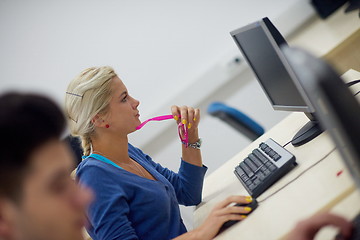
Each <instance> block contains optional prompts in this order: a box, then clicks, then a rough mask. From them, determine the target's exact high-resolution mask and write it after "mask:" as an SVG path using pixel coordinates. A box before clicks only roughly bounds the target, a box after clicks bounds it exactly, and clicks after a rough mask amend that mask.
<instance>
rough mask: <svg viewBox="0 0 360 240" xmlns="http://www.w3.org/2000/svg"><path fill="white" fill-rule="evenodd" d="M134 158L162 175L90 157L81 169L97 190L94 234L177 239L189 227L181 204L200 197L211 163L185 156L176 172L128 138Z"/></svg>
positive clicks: (97, 236) (92, 213)
mask: <svg viewBox="0 0 360 240" xmlns="http://www.w3.org/2000/svg"><path fill="white" fill-rule="evenodd" d="M129 156H130V158H132V159H134V160H135V161H137V162H138V163H139V164H141V165H142V166H143V167H144V168H145V169H146V170H147V171H148V172H149V173H150V174H152V175H153V176H154V178H155V179H156V180H157V181H154V180H150V179H146V178H143V177H140V176H138V175H135V174H133V173H131V172H128V171H126V170H124V169H120V168H117V167H115V166H113V165H110V164H108V163H105V162H102V161H99V160H97V159H95V158H92V157H88V158H86V159H85V160H83V161H82V162H81V163H80V164H79V166H78V169H77V177H78V179H79V180H80V182H81V183H82V184H84V185H86V186H88V187H90V188H91V189H92V190H93V191H94V193H95V200H94V202H93V203H92V204H91V205H90V207H89V209H88V217H89V221H90V226H89V227H88V229H87V230H88V232H89V234H90V236H91V237H92V238H93V239H94V240H98V239H99V240H100V239H101V240H110V239H125V240H126V239H157V240H161V239H164V240H165V239H166V240H167V239H172V238H175V237H177V236H179V235H181V234H183V233H185V232H186V228H185V225H184V224H183V222H182V219H181V216H180V210H179V205H178V204H183V205H186V206H189V205H196V204H199V203H200V202H201V195H202V186H203V179H204V175H205V172H206V170H207V168H206V167H205V166H203V167H198V166H195V165H192V164H189V163H187V162H185V161H183V160H181V166H180V169H179V172H178V173H177V174H176V173H174V172H172V171H170V170H169V169H167V168H163V167H162V166H161V165H160V164H157V163H155V162H154V161H152V159H151V158H150V157H149V156H148V155H146V154H144V153H143V152H142V151H141V150H140V149H138V148H135V147H133V146H132V145H131V144H129Z"/></svg>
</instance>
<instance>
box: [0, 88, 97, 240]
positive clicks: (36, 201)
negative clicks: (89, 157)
mask: <svg viewBox="0 0 360 240" xmlns="http://www.w3.org/2000/svg"><path fill="white" fill-rule="evenodd" d="M0 109H1V111H0V133H1V138H0V153H1V157H0V239H2V240H51V239H53V240H80V239H83V227H84V224H85V223H86V217H85V214H84V212H85V208H86V207H87V206H88V205H89V203H90V202H91V199H92V193H91V192H90V191H89V190H87V189H85V188H79V187H78V185H77V184H76V183H75V181H74V180H72V178H71V177H70V173H71V171H72V170H73V169H74V167H75V166H74V159H73V155H72V153H71V151H70V150H69V147H68V144H66V143H65V142H64V141H61V140H60V136H61V134H62V132H63V130H64V127H65V119H64V116H63V114H62V112H61V110H60V109H59V108H58V106H57V105H56V104H54V103H53V102H52V101H51V100H49V99H48V98H46V97H42V96H38V95H34V94H24V93H5V94H2V95H0Z"/></svg>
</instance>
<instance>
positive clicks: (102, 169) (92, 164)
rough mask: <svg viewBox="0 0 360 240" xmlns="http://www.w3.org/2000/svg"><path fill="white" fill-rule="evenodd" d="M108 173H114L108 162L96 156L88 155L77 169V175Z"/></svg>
mask: <svg viewBox="0 0 360 240" xmlns="http://www.w3.org/2000/svg"><path fill="white" fill-rule="evenodd" d="M94 174H96V175H95V176H98V175H108V174H110V175H111V174H112V171H111V168H110V166H109V165H108V164H106V163H103V162H101V161H98V160H96V159H95V158H92V157H88V158H86V159H84V160H83V161H82V162H81V163H80V164H79V165H78V167H77V169H76V175H77V176H82V175H92V176H94Z"/></svg>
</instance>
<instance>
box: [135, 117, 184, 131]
mask: <svg viewBox="0 0 360 240" xmlns="http://www.w3.org/2000/svg"><path fill="white" fill-rule="evenodd" d="M179 117H181V116H179ZM168 119H174V116H173V115H163V116H158V117H153V118H149V119H148V120H146V121H144V122H142V123H141V124H140V125H139V126H137V127H136V130H139V129H141V128H142V127H143V126H144V125H145V124H146V123H148V122H150V121H162V120H168Z"/></svg>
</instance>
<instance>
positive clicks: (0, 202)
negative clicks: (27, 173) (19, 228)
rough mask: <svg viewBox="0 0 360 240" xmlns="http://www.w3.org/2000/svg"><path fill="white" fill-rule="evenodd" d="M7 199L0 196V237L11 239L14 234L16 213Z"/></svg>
mask: <svg viewBox="0 0 360 240" xmlns="http://www.w3.org/2000/svg"><path fill="white" fill-rule="evenodd" d="M13 207H14V205H13V204H10V202H9V200H8V199H5V198H2V197H0V239H12V238H13V236H14V235H15V232H14V231H15V226H14V224H15V221H16V213H15V209H14V208H13Z"/></svg>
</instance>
